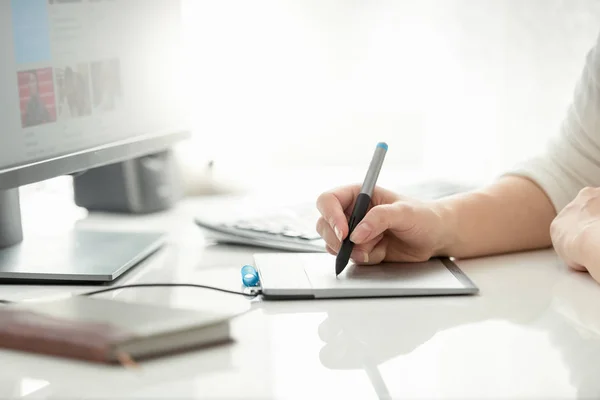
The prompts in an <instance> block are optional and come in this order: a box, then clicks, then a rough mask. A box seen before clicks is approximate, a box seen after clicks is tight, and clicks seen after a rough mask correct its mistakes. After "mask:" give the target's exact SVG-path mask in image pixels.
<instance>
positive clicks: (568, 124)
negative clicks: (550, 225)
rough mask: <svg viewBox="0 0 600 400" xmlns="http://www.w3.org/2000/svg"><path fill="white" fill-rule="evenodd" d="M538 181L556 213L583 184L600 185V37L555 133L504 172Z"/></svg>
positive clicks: (584, 185)
mask: <svg viewBox="0 0 600 400" xmlns="http://www.w3.org/2000/svg"><path fill="white" fill-rule="evenodd" d="M507 175H517V176H523V177H526V178H529V179H531V180H532V181H534V182H535V183H537V184H538V185H539V186H540V187H541V188H542V189H543V190H544V191H545V192H546V194H547V195H548V197H549V198H550V200H551V201H552V203H553V205H554V207H555V209H556V211H557V213H558V212H560V210H562V208H563V207H565V206H566V205H567V204H568V203H569V202H571V200H573V199H574V198H575V197H576V196H577V194H578V193H579V191H580V190H581V189H583V188H584V187H586V186H600V36H599V37H598V39H597V40H596V44H595V46H594V48H592V49H591V50H590V51H589V53H588V55H587V59H586V63H585V67H584V69H583V72H582V74H581V77H580V79H579V81H578V82H577V86H576V88H575V93H574V97H573V101H572V104H571V105H570V107H569V109H568V111H567V115H566V117H565V119H564V121H563V123H562V126H561V128H560V132H559V134H558V136H557V137H556V138H554V139H552V140H550V141H549V143H548V144H547V146H546V147H545V149H544V152H543V153H542V154H541V155H540V156H537V157H533V158H531V159H529V160H527V161H525V162H524V163H522V164H520V165H517V166H516V167H515V168H514V169H512V170H510V171H508V172H507Z"/></svg>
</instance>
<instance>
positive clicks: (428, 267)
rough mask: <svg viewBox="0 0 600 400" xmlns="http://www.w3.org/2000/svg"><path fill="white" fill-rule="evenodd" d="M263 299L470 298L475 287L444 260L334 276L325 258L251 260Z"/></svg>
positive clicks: (300, 255) (274, 255) (295, 256)
mask: <svg viewBox="0 0 600 400" xmlns="http://www.w3.org/2000/svg"><path fill="white" fill-rule="evenodd" d="M254 261H255V267H256V269H257V271H258V274H259V279H260V285H261V289H262V293H263V297H264V298H265V299H286V298H288V299H292V298H296V299H297V298H351V297H386V296H387V297H398V296H427V295H429V296H430V295H458V294H475V293H478V292H479V289H478V288H477V286H476V285H475V284H474V283H473V282H472V281H471V280H470V279H469V278H468V277H467V276H466V275H465V274H464V273H463V272H462V270H461V269H460V268H459V267H458V266H457V265H456V264H455V263H454V262H453V261H452V260H450V259H447V258H436V259H432V260H429V261H426V262H419V263H383V264H379V265H364V266H359V265H355V264H352V263H351V264H349V265H348V266H347V267H346V269H345V270H344V271H343V272H342V273H341V274H340V275H339V276H337V277H336V276H335V256H332V255H330V254H325V253H315V254H313V253H262V254H255V255H254Z"/></svg>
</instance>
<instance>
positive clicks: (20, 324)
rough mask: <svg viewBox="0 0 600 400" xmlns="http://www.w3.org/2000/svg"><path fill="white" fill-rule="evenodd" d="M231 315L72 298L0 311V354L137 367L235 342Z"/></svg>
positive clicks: (96, 299) (20, 305)
mask: <svg viewBox="0 0 600 400" xmlns="http://www.w3.org/2000/svg"><path fill="white" fill-rule="evenodd" d="M232 317H233V315H232V314H226V315H224V314H217V313H214V314H211V313H206V312H200V311H194V310H186V309H175V308H170V307H162V306H155V305H148V304H135V303H128V302H121V301H117V300H110V299H101V298H90V297H83V296H73V297H70V298H67V299H61V300H55V301H48V302H35V303H26V304H25V303H20V304H14V305H9V306H4V307H0V348H5V349H12V350H20V351H25V352H31V353H38V354H45V355H52V356H59V357H67V358H74V359H80V360H87V361H91V362H98V363H122V364H127V363H133V362H134V361H133V360H143V359H148V358H154V357H158V356H163V355H167V354H174V353H179V352H182V351H186V350H192V349H197V348H202V347H206V346H211V345H217V344H222V343H227V342H231V337H230V329H229V322H230V319H231V318H232Z"/></svg>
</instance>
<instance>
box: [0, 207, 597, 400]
mask: <svg viewBox="0 0 600 400" xmlns="http://www.w3.org/2000/svg"><path fill="white" fill-rule="evenodd" d="M205 203H206V204H208V203H211V202H210V201H208V202H205ZM206 204H205V205H206ZM211 204H212V206H215V205H218V204H219V201H217V200H215V201H212V203H211ZM201 206H202V207H204V205H203V203H202V202H198V201H192V200H187V201H185V202H183V203H182V204H181V205H180V206H179V207H178V208H177V209H175V210H172V211H170V212H168V213H164V214H160V215H154V216H145V217H126V218H125V217H116V216H93V217H90V218H89V219H86V220H84V221H82V222H80V224H81V227H83V228H98V229H103V228H105V227H111V228H114V227H115V226H119V227H120V228H122V229H159V228H160V229H166V230H167V231H168V232H169V234H170V236H169V244H168V245H167V246H166V247H165V248H164V249H163V250H161V251H160V252H159V253H158V254H156V256H155V257H152V258H151V259H149V260H147V261H146V262H144V263H143V264H142V265H140V266H138V267H136V268H135V269H134V270H132V271H131V272H130V273H128V274H127V275H126V276H124V277H123V279H121V280H120V281H119V282H118V283H119V284H124V283H130V282H165V281H169V282H194V283H201V284H212V285H218V286H221V287H226V288H231V289H241V285H240V274H239V271H240V268H241V266H242V265H243V264H246V263H251V262H252V255H253V254H254V253H255V252H257V251H264V250H257V249H253V248H244V247H230V246H220V245H213V244H211V243H209V242H207V241H205V240H204V237H203V235H202V233H201V232H200V231H199V230H198V229H197V228H196V227H195V226H194V224H193V223H192V219H191V217H192V216H193V215H194V213H195V212H196V211H198V209H199V207H201ZM204 209H209V207H208V206H206V208H204ZM458 264H459V266H460V267H461V268H462V269H463V271H465V272H466V273H467V274H468V275H469V277H470V278H471V279H472V280H473V281H474V282H475V283H476V284H477V285H478V286H479V288H480V290H481V291H480V294H479V295H477V296H470V297H428V298H425V297H423V298H398V299H372V300H327V301H281V302H265V301H260V300H248V299H246V298H243V297H241V296H236V295H229V294H225V293H219V292H213V291H208V290H201V289H189V288H179V289H164V288H150V289H147V288H144V289H126V290H121V291H117V292H114V293H110V294H106V296H112V297H114V298H116V299H120V300H123V301H139V302H150V303H160V304H165V303H167V304H171V305H173V306H178V307H190V308H195V309H214V308H215V307H218V308H220V309H231V310H249V311H248V312H247V313H245V314H243V315H242V316H240V317H238V318H237V319H235V320H234V321H233V322H232V327H233V335H234V339H235V342H234V343H232V344H230V345H226V346H222V347H217V348H212V349H207V350H202V351H197V352H192V353H187V354H184V355H180V356H175V357H169V358H164V359H160V360H155V361H152V362H146V363H143V364H141V368H139V369H138V370H128V369H124V368H120V367H109V366H102V365H94V364H88V363H84V362H76V361H71V360H65V359H55V358H49V357H43V356H36V355H31V354H25V353H18V352H10V351H0V360H1V362H2V368H0V398H27V399H29V398H36V399H38V398H39V399H46V398H48V399H49V398H56V399H65V398H78V399H87V398H105V399H110V398H115V399H116V398H136V399H141V398H169V399H188V398H209V399H218V398H227V399H233V398H256V399H266V398H298V399H306V398H356V399H371V398H373V399H384V398H402V399H404V398H426V399H431V398H461V399H464V398H477V399H481V398H504V399H507V398H540V399H541V398H544V399H549V398H561V399H565V398H581V397H596V398H597V397H599V396H600V379H597V376H598V370H600V313H599V312H598V307H597V305H598V304H600V285H597V284H596V283H595V282H594V281H593V280H592V279H591V278H590V277H589V276H588V275H586V274H583V273H576V272H574V271H570V270H568V269H567V268H566V267H565V266H564V265H563V264H562V263H561V262H560V261H559V260H558V259H557V257H556V256H555V254H554V253H553V251H551V250H546V251H539V252H532V253H524V254H513V255H507V256H498V257H490V258H482V259H473V260H463V261H459V262H458ZM85 290H90V288H89V287H86V288H82V287H55V286H2V287H0V293H1V294H2V295H1V296H0V298H2V299H7V300H20V301H23V300H27V299H35V298H39V297H52V296H60V295H64V294H65V293H69V292H73V291H85Z"/></svg>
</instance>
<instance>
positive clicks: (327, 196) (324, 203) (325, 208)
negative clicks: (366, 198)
mask: <svg viewBox="0 0 600 400" xmlns="http://www.w3.org/2000/svg"><path fill="white" fill-rule="evenodd" d="M359 191H360V187H359V186H357V185H353V186H344V187H341V188H337V189H334V190H331V191H328V192H325V193H323V194H321V195H320V196H319V197H318V199H317V209H318V210H319V212H320V213H321V215H322V216H323V218H324V219H325V221H327V223H328V224H329V226H331V229H333V231H334V232H335V235H336V236H337V238H338V239H339V240H340V241H342V240H343V239H344V238H345V237H346V235H348V220H347V219H346V214H345V210H347V209H348V208H349V207H350V206H351V205H352V204H353V203H354V200H355V199H356V197H357V196H358V192H359Z"/></svg>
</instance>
